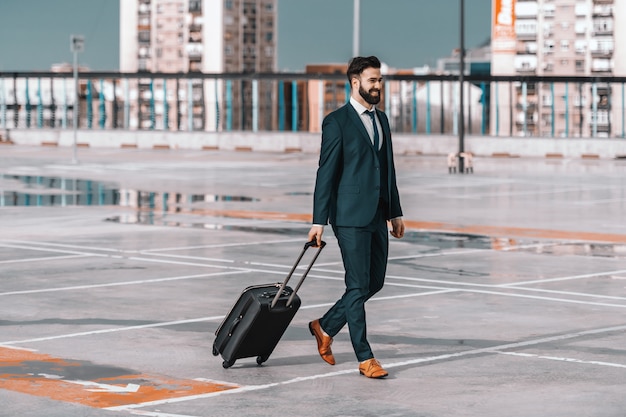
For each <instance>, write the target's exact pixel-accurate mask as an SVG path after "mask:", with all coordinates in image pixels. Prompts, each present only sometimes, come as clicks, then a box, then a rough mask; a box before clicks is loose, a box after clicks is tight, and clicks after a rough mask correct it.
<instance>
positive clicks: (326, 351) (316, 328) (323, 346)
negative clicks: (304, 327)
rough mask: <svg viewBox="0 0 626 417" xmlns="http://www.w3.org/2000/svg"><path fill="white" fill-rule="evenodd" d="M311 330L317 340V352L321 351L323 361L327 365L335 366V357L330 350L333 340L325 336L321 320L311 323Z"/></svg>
mask: <svg viewBox="0 0 626 417" xmlns="http://www.w3.org/2000/svg"><path fill="white" fill-rule="evenodd" d="M309 330H310V331H311V334H312V335H313V336H315V340H317V350H318V351H319V353H320V356H321V357H322V359H324V361H326V362H327V363H329V364H331V365H334V364H335V357H334V356H333V352H332V350H330V345H331V344H332V343H333V338H332V337H330V336H327V335H325V334H324V331H323V330H322V326H320V321H319V320H313V321H312V322H310V323H309Z"/></svg>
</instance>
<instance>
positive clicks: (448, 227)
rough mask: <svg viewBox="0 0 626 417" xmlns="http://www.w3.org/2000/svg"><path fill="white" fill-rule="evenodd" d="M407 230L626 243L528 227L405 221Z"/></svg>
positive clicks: (608, 237) (610, 237)
mask: <svg viewBox="0 0 626 417" xmlns="http://www.w3.org/2000/svg"><path fill="white" fill-rule="evenodd" d="M404 223H405V225H406V227H407V228H411V229H427V230H440V231H446V232H450V231H452V232H458V233H467V234H473V235H485V236H500V237H508V236H515V237H529V238H536V239H565V240H582V241H588V242H608V243H626V235H619V234H612V233H595V232H576V231H567V230H551V229H533V228H528V227H509V226H481V225H472V226H463V225H453V224H449V223H439V222H420V221H414V220H405V221H404Z"/></svg>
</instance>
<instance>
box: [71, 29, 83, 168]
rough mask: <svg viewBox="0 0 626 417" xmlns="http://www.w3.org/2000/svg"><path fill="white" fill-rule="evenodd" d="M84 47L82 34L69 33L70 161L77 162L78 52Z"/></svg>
mask: <svg viewBox="0 0 626 417" xmlns="http://www.w3.org/2000/svg"><path fill="white" fill-rule="evenodd" d="M84 49H85V38H84V37H83V36H82V35H70V50H71V51H72V53H73V54H74V111H73V112H72V113H73V114H72V119H73V120H72V121H73V125H74V144H73V146H72V148H73V149H72V151H73V152H72V163H74V164H76V163H78V158H77V156H76V146H77V145H76V135H77V132H78V114H79V111H78V108H79V107H80V105H79V103H78V53H79V52H83V50H84Z"/></svg>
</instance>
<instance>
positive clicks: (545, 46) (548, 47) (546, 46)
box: [543, 39, 554, 54]
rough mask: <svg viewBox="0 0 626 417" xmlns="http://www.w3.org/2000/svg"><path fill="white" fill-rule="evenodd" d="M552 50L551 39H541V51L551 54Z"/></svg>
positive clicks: (552, 43)
mask: <svg viewBox="0 0 626 417" xmlns="http://www.w3.org/2000/svg"><path fill="white" fill-rule="evenodd" d="M553 52H554V41H553V40H551V39H548V40H546V41H543V53H544V54H551V53H553Z"/></svg>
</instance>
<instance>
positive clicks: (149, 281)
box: [0, 271, 250, 296]
mask: <svg viewBox="0 0 626 417" xmlns="http://www.w3.org/2000/svg"><path fill="white" fill-rule="evenodd" d="M248 272H250V271H222V272H213V273H209V274H197V275H183V276H179V277H166V278H154V279H142V280H137V281H122V282H110V283H107V284H90V285H74V286H71V287H58V288H41V289H38V290H22V291H7V292H0V296H6V295H22V294H39V293H45V292H58V291H75V290H90V289H92V288H104V287H118V286H122V285H139V284H152V283H155V282H167V281H180V280H186V279H196V278H206V277H215V276H223V275H232V274H245V273H248Z"/></svg>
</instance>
